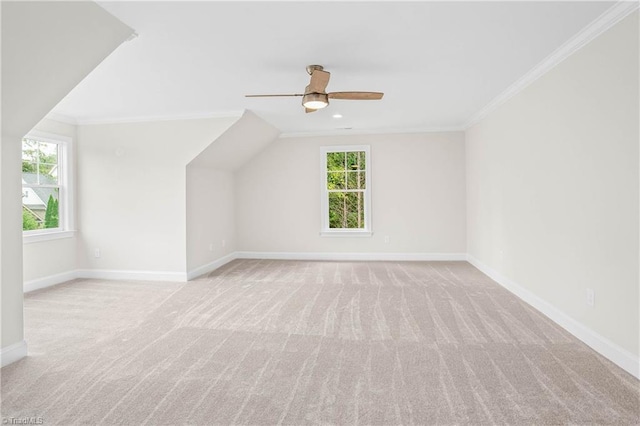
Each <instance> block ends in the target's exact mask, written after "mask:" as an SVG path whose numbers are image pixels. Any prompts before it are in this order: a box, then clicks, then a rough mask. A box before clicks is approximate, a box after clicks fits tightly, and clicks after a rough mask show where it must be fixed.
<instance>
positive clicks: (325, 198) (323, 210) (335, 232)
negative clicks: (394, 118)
mask: <svg viewBox="0 0 640 426" xmlns="http://www.w3.org/2000/svg"><path fill="white" fill-rule="evenodd" d="M359 151H364V153H365V158H366V168H365V170H364V172H365V182H366V184H365V188H364V191H363V193H364V228H330V227H329V190H328V189H327V173H328V171H327V154H328V153H332V152H359ZM320 216H321V227H320V236H322V237H371V236H372V235H373V232H372V229H371V147H370V145H334V146H321V147H320Z"/></svg>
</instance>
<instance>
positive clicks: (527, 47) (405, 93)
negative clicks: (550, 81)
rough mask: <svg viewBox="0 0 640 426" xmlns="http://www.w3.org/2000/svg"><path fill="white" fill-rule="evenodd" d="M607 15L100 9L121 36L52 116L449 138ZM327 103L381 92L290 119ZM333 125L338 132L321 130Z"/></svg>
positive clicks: (435, 7)
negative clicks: (311, 98) (126, 36)
mask: <svg viewBox="0 0 640 426" xmlns="http://www.w3.org/2000/svg"><path fill="white" fill-rule="evenodd" d="M612 4H613V3H611V2H407V3H401V2H265V1H262V2H188V3H187V2H101V3H100V5H101V6H103V7H104V8H105V9H107V10H108V11H109V12H111V13H112V14H114V15H115V16H116V17H118V18H120V19H121V20H122V21H123V22H124V23H126V24H128V25H129V26H131V27H132V28H134V29H135V30H136V31H137V32H138V34H139V37H138V38H136V39H134V40H133V41H130V42H127V43H124V44H123V45H122V46H120V48H118V49H117V50H116V51H115V52H114V53H113V54H112V55H111V56H110V57H108V58H107V59H106V60H105V61H104V62H103V63H102V64H101V65H100V66H99V67H98V68H96V69H95V71H94V72H93V73H91V74H90V75H89V76H88V77H87V78H86V79H85V80H84V81H83V82H82V83H80V85H78V86H77V87H76V88H75V89H74V90H73V91H72V92H71V93H70V94H69V95H68V96H67V98H65V99H64V100H63V101H62V102H61V103H60V104H59V105H58V106H57V107H56V108H55V110H54V111H53V112H54V113H57V114H61V115H65V116H69V117H73V118H75V119H76V120H78V121H79V122H90V121H112V120H120V119H124V120H129V119H138V118H152V117H153V118H160V117H163V118H170V117H189V116H201V115H207V114H209V115H219V114H222V115H224V114H227V113H229V112H237V111H240V110H243V109H249V110H252V111H254V112H255V113H256V114H258V115H259V116H261V117H262V118H264V119H265V120H267V121H268V122H270V123H271V124H273V125H274V126H275V127H277V128H279V129H280V130H281V131H282V132H284V133H313V132H330V131H332V130H335V129H340V128H345V127H351V128H353V129H354V130H357V131H368V130H369V131H385V130H389V131H393V130H403V129H404V130H412V129H416V130H421V129H435V128H459V127H460V126H462V125H463V124H464V123H465V122H466V121H467V120H468V119H469V118H470V117H471V116H472V115H473V114H474V113H477V112H478V111H479V110H481V109H482V108H483V107H484V106H485V105H487V104H488V103H489V102H490V101H491V100H492V99H494V98H495V97H496V96H498V95H499V94H500V93H501V92H503V91H504V90H505V89H506V88H507V87H509V85H511V84H512V83H513V82H515V81H516V80H518V78H520V77H522V76H523V75H524V74H526V73H527V71H529V70H530V69H532V68H533V67H534V66H535V65H536V64H538V63H539V62H541V61H542V60H543V59H544V58H545V57H547V56H548V55H549V54H550V53H552V52H553V51H554V50H555V49H556V48H558V47H559V46H560V45H562V44H563V43H564V42H566V41H567V40H568V39H570V38H571V37H572V36H573V35H575V34H576V33H577V32H579V31H580V30H581V29H582V28H584V27H585V26H586V25H588V24H589V23H590V22H592V21H593V20H595V19H596V18H597V17H598V16H599V15H601V14H602V13H603V12H604V11H605V10H606V9H607V8H609V7H610V6H611V5H612ZM308 64H322V65H324V66H325V69H326V70H328V71H330V72H331V73H332V74H331V81H330V83H329V87H328V90H330V91H344V90H371V91H383V92H385V96H384V99H383V100H381V101H360V102H358V101H339V100H335V101H333V102H332V103H331V105H330V106H329V107H328V108H326V109H325V110H321V111H319V112H316V113H313V114H304V111H303V109H302V107H301V105H300V98H266V99H265V98H258V99H255V98H254V99H248V98H245V97H244V96H243V95H244V94H250V93H300V92H301V91H303V90H304V87H305V85H306V84H308V81H309V76H308V75H307V73H306V71H305V66H306V65H308ZM336 113H340V114H342V115H343V118H341V119H335V118H332V115H333V114H336Z"/></svg>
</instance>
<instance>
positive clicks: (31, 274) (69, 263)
mask: <svg viewBox="0 0 640 426" xmlns="http://www.w3.org/2000/svg"><path fill="white" fill-rule="evenodd" d="M33 130H37V131H40V132H46V133H51V134H55V135H59V136H66V137H69V138H71V139H72V144H71V159H72V163H71V168H72V170H71V172H72V173H74V171H75V169H76V168H77V164H76V161H75V158H76V145H77V135H76V126H74V125H71V124H65V123H60V122H57V121H53V120H48V119H44V120H42V121H41V122H39V123H38V124H37V125H36V126H35V127H34V129H33ZM74 189H75V186H73V187H72V190H74ZM72 198H73V200H74V202H75V201H76V199H77V197H76V194H75V191H74V193H73V194H72ZM77 211H78V208H77V203H75V205H74V212H77ZM76 239H77V235H74V236H73V237H72V238H62V239H58V240H51V241H38V242H31V243H27V244H24V245H23V251H22V253H23V277H24V282H25V283H29V282H30V281H37V280H38V279H42V278H46V277H50V276H52V275H58V274H62V273H66V272H72V271H74V270H75V269H76V246H77V241H76Z"/></svg>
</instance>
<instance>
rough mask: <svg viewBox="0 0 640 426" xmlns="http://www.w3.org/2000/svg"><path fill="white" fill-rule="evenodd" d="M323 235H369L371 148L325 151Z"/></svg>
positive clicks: (351, 147)
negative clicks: (369, 164)
mask: <svg viewBox="0 0 640 426" xmlns="http://www.w3.org/2000/svg"><path fill="white" fill-rule="evenodd" d="M321 155H322V166H321V167H322V169H321V173H322V176H323V178H322V210H323V212H322V215H323V220H322V222H323V224H322V232H323V233H327V234H333V233H336V234H338V233H350V234H353V233H359V234H365V233H370V230H371V227H370V220H369V216H370V214H369V212H370V178H369V176H370V175H369V172H370V171H369V167H368V163H369V147H368V146H343V147H323V148H322V150H321Z"/></svg>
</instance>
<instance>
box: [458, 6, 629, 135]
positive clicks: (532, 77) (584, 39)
mask: <svg viewBox="0 0 640 426" xmlns="http://www.w3.org/2000/svg"><path fill="white" fill-rule="evenodd" d="M638 5H639V3H638V1H637V0H636V1H619V2H617V3H616V4H615V5H613V6H611V7H610V8H609V9H607V10H606V11H605V12H604V13H603V14H602V15H600V16H599V17H598V18H596V19H595V20H594V21H593V22H591V23H590V24H589V25H587V26H586V27H584V28H583V29H582V30H581V31H580V32H578V33H577V34H576V35H575V36H573V37H571V38H570V39H569V40H567V41H566V42H565V43H564V44H562V45H561V46H560V47H559V48H557V49H556V50H555V51H553V53H551V54H550V55H549V56H547V57H546V58H545V59H544V60H543V61H542V62H540V63H539V64H538V65H536V66H535V67H533V68H532V69H531V70H530V71H529V72H527V73H526V74H525V75H523V76H522V77H520V79H518V80H517V81H516V82H515V83H513V84H512V85H511V86H509V87H508V88H507V89H506V90H505V91H504V92H502V93H501V94H499V95H498V96H497V97H495V98H494V99H493V100H492V101H491V102H489V103H488V104H487V105H485V106H484V107H483V108H482V109H481V110H480V111H478V112H476V113H475V114H474V115H472V116H471V118H469V120H467V121H466V122H465V124H464V126H462V127H463V129H464V130H466V129H468V128H469V127H471V126H473V125H474V124H477V123H478V122H480V121H481V120H482V119H483V118H485V117H486V116H487V115H489V114H490V113H491V112H492V111H493V110H495V109H496V108H498V107H499V106H500V105H502V104H503V103H505V102H506V101H508V100H509V99H511V98H512V97H513V96H515V95H516V94H518V93H519V92H521V91H522V90H524V89H525V88H526V87H527V86H529V85H530V84H531V83H533V82H534V81H536V80H537V79H538V78H540V77H542V76H543V75H544V74H546V73H547V72H549V71H550V70H551V69H552V68H554V67H555V66H556V65H558V64H560V63H561V62H562V61H564V60H565V59H567V58H568V57H569V56H571V55H573V54H574V53H575V52H577V51H578V50H580V49H581V48H582V47H584V46H585V45H586V44H588V43H589V42H590V41H592V40H594V39H595V38H596V37H598V36H599V35H600V34H602V33H604V32H605V31H607V30H608V29H609V28H611V27H613V26H614V25H615V24H617V23H618V22H620V21H621V20H622V19H624V18H625V17H626V16H628V15H629V14H630V13H632V12H634V11H635V10H637V9H638Z"/></svg>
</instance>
